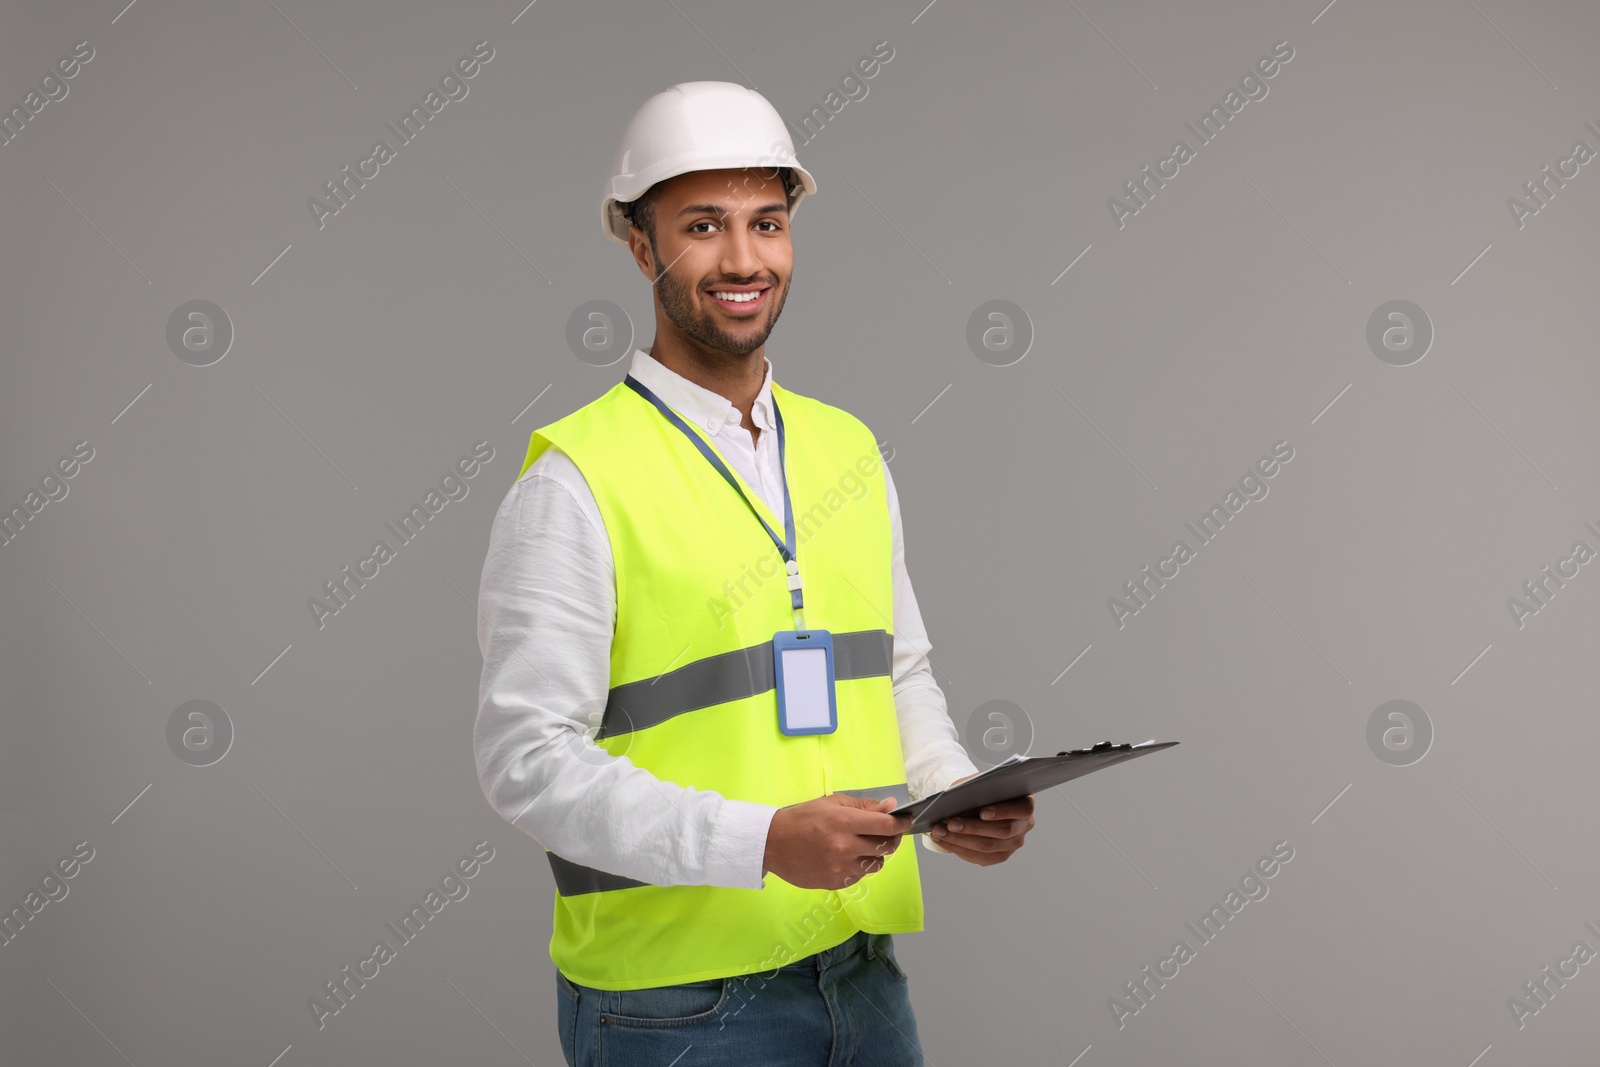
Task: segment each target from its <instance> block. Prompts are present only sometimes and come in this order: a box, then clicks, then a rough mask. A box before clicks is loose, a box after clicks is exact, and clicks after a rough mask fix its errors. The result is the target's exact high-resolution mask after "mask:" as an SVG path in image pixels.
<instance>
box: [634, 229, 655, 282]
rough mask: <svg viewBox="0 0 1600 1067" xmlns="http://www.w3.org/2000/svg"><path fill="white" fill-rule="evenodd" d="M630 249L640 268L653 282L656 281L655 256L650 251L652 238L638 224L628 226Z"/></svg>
mask: <svg viewBox="0 0 1600 1067" xmlns="http://www.w3.org/2000/svg"><path fill="white" fill-rule="evenodd" d="M628 251H630V252H632V253H633V261H634V263H636V264H638V267H639V270H640V272H641V273H643V274H644V276H645V277H646V278H648V279H649V280H650V282H651V284H654V283H655V280H656V271H655V256H653V255H652V254H651V253H650V240H649V238H647V237H646V236H645V234H644V231H643V230H641V229H640V228H639V227H637V226H630V227H628Z"/></svg>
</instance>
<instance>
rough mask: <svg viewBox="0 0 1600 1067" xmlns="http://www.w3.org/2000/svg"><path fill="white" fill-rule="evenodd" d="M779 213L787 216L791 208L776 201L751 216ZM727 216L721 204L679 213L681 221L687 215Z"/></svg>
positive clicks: (693, 205)
mask: <svg viewBox="0 0 1600 1067" xmlns="http://www.w3.org/2000/svg"><path fill="white" fill-rule="evenodd" d="M779 211H781V212H783V213H784V214H786V215H787V214H788V213H789V206H788V205H787V204H785V203H783V202H782V201H781V200H775V201H773V202H772V203H770V204H762V205H761V206H760V207H758V208H756V209H755V210H754V211H752V212H751V214H752V215H772V214H776V213H777V212H779ZM727 214H729V212H728V211H727V209H725V208H724V207H723V206H722V205H721V204H690V205H688V206H687V207H685V208H684V209H683V210H681V211H679V212H678V218H680V219H681V218H683V217H684V216H686V215H716V216H718V217H719V218H720V217H722V216H724V215H727Z"/></svg>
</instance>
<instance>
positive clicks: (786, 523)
mask: <svg viewBox="0 0 1600 1067" xmlns="http://www.w3.org/2000/svg"><path fill="white" fill-rule="evenodd" d="M622 380H623V382H625V383H626V384H627V386H628V388H630V389H632V390H633V391H634V392H636V393H638V394H639V395H640V396H642V397H644V398H645V399H646V400H648V401H650V403H652V404H654V405H655V406H656V410H657V411H659V412H661V414H663V415H665V416H666V417H667V421H669V422H671V423H672V424H673V425H674V426H676V427H677V428H678V429H680V430H682V431H683V434H684V436H685V437H687V438H688V439H689V440H690V441H692V442H694V446H695V447H696V448H698V449H699V450H700V454H701V455H703V456H705V457H706V459H707V460H709V461H710V463H711V465H712V466H713V467H715V468H716V469H717V473H718V474H721V475H722V477H723V479H724V480H726V481H727V483H728V484H729V485H731V486H733V491H734V492H736V493H738V494H739V497H740V499H742V500H743V501H744V502H745V504H746V505H747V506H748V507H749V508H750V513H751V514H752V515H754V516H755V517H756V521H757V522H759V523H760V524H761V528H762V529H763V530H765V531H767V536H768V537H770V538H772V543H773V544H775V545H777V546H778V552H779V554H780V555H782V556H783V562H784V568H785V570H787V571H788V576H789V595H790V598H791V601H792V607H793V610H794V628H795V629H796V630H804V629H805V628H806V623H805V616H804V614H803V613H802V611H801V609H802V608H803V606H804V602H803V601H802V599H801V596H800V563H799V561H798V560H797V559H795V551H794V550H795V539H794V509H793V508H792V507H790V506H789V471H788V465H787V464H786V463H785V461H784V436H783V413H782V412H780V411H779V410H778V402H777V401H776V400H774V401H773V402H772V418H773V421H775V422H776V423H777V424H778V476H779V478H780V479H782V484H783V533H784V537H783V538H779V537H778V535H777V534H775V533H773V531H772V527H770V526H768V525H767V520H766V519H763V518H762V517H761V512H759V511H757V510H756V506H755V504H753V503H751V501H750V498H749V497H748V496H746V495H745V492H744V490H743V489H741V488H739V483H738V481H737V480H736V479H735V478H734V476H733V472H732V471H730V470H729V469H728V466H727V464H725V463H723V462H722V458H721V457H720V456H718V455H717V454H716V453H715V452H713V451H712V450H711V446H710V445H708V444H706V442H705V440H704V438H702V437H701V436H700V435H699V434H697V433H695V432H694V431H693V430H691V429H689V427H688V425H687V424H685V423H684V421H683V419H681V418H680V417H679V416H678V413H677V412H676V411H673V410H672V409H671V408H669V407H667V405H666V404H664V403H662V401H661V398H660V397H658V396H656V394H655V393H653V392H651V391H650V389H649V387H647V386H646V385H645V384H644V383H643V382H641V381H639V379H637V378H635V377H634V376H633V375H631V374H630V375H628V376H627V377H625V378H623V379H622Z"/></svg>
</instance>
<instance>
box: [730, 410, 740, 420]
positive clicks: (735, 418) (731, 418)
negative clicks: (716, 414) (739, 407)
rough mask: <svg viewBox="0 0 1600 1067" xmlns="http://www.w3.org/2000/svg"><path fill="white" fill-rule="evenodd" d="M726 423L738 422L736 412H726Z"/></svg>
mask: <svg viewBox="0 0 1600 1067" xmlns="http://www.w3.org/2000/svg"><path fill="white" fill-rule="evenodd" d="M728 421H729V422H738V421H739V413H738V412H737V411H730V412H728Z"/></svg>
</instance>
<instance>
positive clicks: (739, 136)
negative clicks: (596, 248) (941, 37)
mask: <svg viewBox="0 0 1600 1067" xmlns="http://www.w3.org/2000/svg"><path fill="white" fill-rule="evenodd" d="M731 167H763V168H777V167H789V168H790V169H791V170H792V171H793V172H794V176H795V178H796V179H798V185H797V187H796V188H795V189H794V192H793V194H792V196H793V199H792V200H790V202H789V213H790V214H791V215H793V214H794V212H795V209H796V208H797V207H799V205H800V201H801V200H803V199H805V197H806V194H808V193H814V192H816V191H817V183H816V179H814V178H812V177H811V175H810V174H809V173H808V172H807V171H806V169H805V168H804V167H802V166H800V164H799V163H798V162H797V161H796V160H795V158H794V142H793V141H791V140H790V139H789V128H788V127H787V126H785V125H784V122H783V119H782V118H781V117H780V116H779V115H778V113H777V111H776V110H774V109H773V107H772V105H771V104H770V103H768V102H767V98H766V97H764V96H762V95H761V94H760V93H758V92H756V91H755V90H754V89H747V88H745V87H744V86H742V85H736V84H734V83H733V82H683V83H682V84H680V85H674V86H673V87H672V88H670V89H668V90H666V91H665V92H660V93H657V94H656V95H655V96H652V97H651V98H650V99H648V100H646V101H645V102H644V105H643V106H642V107H640V108H639V110H638V111H636V112H635V113H634V116H633V119H632V120H631V121H630V122H629V123H628V128H627V130H626V131H625V132H624V133H623V135H622V144H621V145H620V146H618V148H617V156H616V160H615V163H614V165H613V166H612V168H611V172H612V174H613V175H614V177H613V178H612V179H611V181H610V182H608V183H607V184H606V193H605V196H604V197H603V198H602V199H601V201H600V225H601V227H602V228H603V229H604V230H605V234H606V236H607V237H608V238H610V239H611V240H613V241H615V242H616V243H617V244H620V245H623V246H624V247H626V246H627V244H628V219H627V216H625V215H624V214H623V213H622V205H623V204H624V203H630V202H632V201H634V200H637V199H638V198H639V197H640V196H642V195H644V192H645V190H647V189H649V188H650V187H651V186H652V185H654V184H656V183H657V182H661V181H665V180H666V179H668V178H671V177H674V176H676V175H679V174H685V173H687V172H689V171H692V170H722V169H724V168H731Z"/></svg>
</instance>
